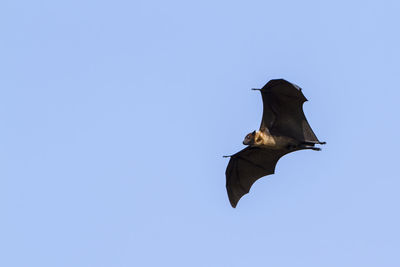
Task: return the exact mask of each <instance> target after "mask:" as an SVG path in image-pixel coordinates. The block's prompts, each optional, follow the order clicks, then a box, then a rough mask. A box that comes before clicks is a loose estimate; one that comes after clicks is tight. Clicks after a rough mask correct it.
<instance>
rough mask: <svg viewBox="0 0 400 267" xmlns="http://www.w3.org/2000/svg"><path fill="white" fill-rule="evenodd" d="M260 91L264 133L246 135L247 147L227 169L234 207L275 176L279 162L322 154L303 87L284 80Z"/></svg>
mask: <svg viewBox="0 0 400 267" xmlns="http://www.w3.org/2000/svg"><path fill="white" fill-rule="evenodd" d="M255 90H260V91H261V95H262V98H263V105H264V111H263V118H262V121H261V126H260V130H258V131H254V132H252V133H249V134H247V135H246V137H245V139H244V140H243V144H244V145H247V147H246V148H245V149H243V150H241V151H239V152H238V153H236V154H234V155H232V156H230V157H231V159H230V161H229V164H228V167H227V168H226V188H227V191H228V196H229V201H230V202H231V205H232V207H236V205H237V203H238V201H239V199H240V198H241V197H242V196H243V195H245V194H247V193H248V192H249V190H250V188H251V186H252V185H253V183H254V182H255V181H256V180H257V179H259V178H261V177H263V176H266V175H269V174H273V173H274V171H275V166H276V163H277V162H278V160H279V159H280V158H281V157H282V156H284V155H286V154H287V153H290V152H293V151H297V150H301V149H312V150H320V148H318V147H315V144H325V142H320V141H319V140H318V138H317V137H316V136H315V134H314V132H313V131H312V129H311V127H310V125H309V124H308V122H307V119H306V117H305V115H304V112H303V108H302V106H303V103H304V102H305V101H307V99H306V98H305V97H304V95H303V93H302V92H301V89H300V87H298V86H297V85H294V84H292V83H289V82H288V81H285V80H283V79H278V80H271V81H269V82H268V83H267V84H266V85H265V86H264V87H263V88H262V89H255Z"/></svg>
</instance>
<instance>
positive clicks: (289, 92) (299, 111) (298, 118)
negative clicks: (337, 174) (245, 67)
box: [260, 79, 320, 143]
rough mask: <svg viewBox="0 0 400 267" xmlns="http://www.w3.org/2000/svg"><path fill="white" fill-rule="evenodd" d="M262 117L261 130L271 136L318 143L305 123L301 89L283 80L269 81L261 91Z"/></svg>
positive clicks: (303, 100) (304, 100)
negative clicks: (266, 131) (267, 131)
mask: <svg viewBox="0 0 400 267" xmlns="http://www.w3.org/2000/svg"><path fill="white" fill-rule="evenodd" d="M261 95H262V99H263V106H264V110H263V117H262V121H261V126H260V129H261V130H266V129H268V130H269V132H270V133H271V134H272V135H277V136H288V137H291V138H293V139H296V140H298V141H305V142H312V143H320V142H319V140H318V138H317V136H316V135H315V134H314V132H313V130H312V129H311V126H310V124H309V123H308V122H307V119H306V116H305V115H304V111H303V103H304V102H306V101H307V99H306V98H305V96H304V95H303V93H302V92H301V88H300V87H298V86H297V85H295V84H292V83H290V82H288V81H286V80H283V79H277V80H271V81H269V82H268V83H267V84H266V85H265V86H264V87H263V88H262V89H261Z"/></svg>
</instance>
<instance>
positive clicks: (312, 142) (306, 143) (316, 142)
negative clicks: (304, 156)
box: [303, 141, 326, 145]
mask: <svg viewBox="0 0 400 267" xmlns="http://www.w3.org/2000/svg"><path fill="white" fill-rule="evenodd" d="M303 144H305V145H315V144H318V145H325V144H326V142H319V141H306V142H303Z"/></svg>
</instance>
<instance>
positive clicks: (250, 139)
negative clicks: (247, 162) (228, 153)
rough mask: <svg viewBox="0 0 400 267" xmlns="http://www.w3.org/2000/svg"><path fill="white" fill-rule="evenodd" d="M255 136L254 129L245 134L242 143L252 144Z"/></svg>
mask: <svg viewBox="0 0 400 267" xmlns="http://www.w3.org/2000/svg"><path fill="white" fill-rule="evenodd" d="M255 137H256V131H254V132H252V133H249V134H247V135H246V137H245V138H244V140H243V145H246V146H250V145H253V144H254V139H255Z"/></svg>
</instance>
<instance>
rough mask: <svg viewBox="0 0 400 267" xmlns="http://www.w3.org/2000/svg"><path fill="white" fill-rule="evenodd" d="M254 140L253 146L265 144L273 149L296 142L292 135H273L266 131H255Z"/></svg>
mask: <svg viewBox="0 0 400 267" xmlns="http://www.w3.org/2000/svg"><path fill="white" fill-rule="evenodd" d="M253 140H254V142H253V143H252V145H253V146H263V147H268V148H272V149H281V148H282V147H285V146H287V145H289V144H290V143H293V142H294V140H293V139H292V138H290V137H285V136H273V135H270V134H269V133H266V132H264V131H257V132H255V134H254V139H253Z"/></svg>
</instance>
